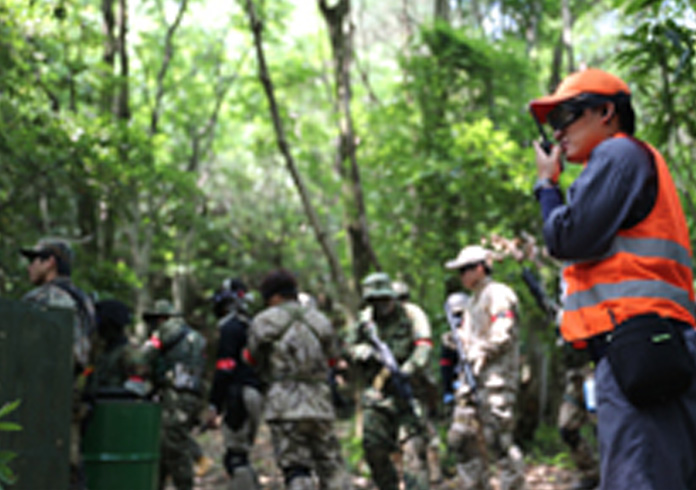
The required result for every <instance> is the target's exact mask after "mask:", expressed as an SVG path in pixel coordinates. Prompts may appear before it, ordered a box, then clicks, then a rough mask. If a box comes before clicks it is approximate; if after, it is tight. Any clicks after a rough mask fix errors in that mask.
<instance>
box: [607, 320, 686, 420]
mask: <svg viewBox="0 0 696 490" xmlns="http://www.w3.org/2000/svg"><path fill="white" fill-rule="evenodd" d="M606 355H607V360H608V361H609V364H610V365H611V369H612V371H613V373H614V377H615V378H616V381H617V383H618V384H619V387H620V388H621V390H622V391H623V393H624V395H626V398H628V399H629V400H630V402H631V403H632V404H633V405H635V406H637V407H646V406H649V405H653V404H657V403H660V402H664V401H667V400H670V399H672V398H675V397H677V396H679V395H681V394H682V393H684V392H685V391H686V390H687V389H688V388H689V386H690V385H691V382H692V380H693V377H694V376H695V375H696V364H694V360H693V358H692V357H691V354H690V352H689V350H688V349H687V347H686V342H685V341H684V327H682V326H679V325H675V324H674V323H673V322H671V321H669V320H666V319H664V318H661V317H660V316H658V315H657V314H648V315H640V316H636V317H633V318H629V319H628V320H626V321H625V322H623V323H621V324H620V325H618V326H617V327H616V328H615V330H614V332H612V334H611V341H610V343H609V346H608V348H607V354H606Z"/></svg>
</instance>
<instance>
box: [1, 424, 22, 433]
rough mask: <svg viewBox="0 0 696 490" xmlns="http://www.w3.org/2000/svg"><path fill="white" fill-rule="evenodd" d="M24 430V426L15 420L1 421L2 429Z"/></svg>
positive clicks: (11, 430) (9, 430)
mask: <svg viewBox="0 0 696 490" xmlns="http://www.w3.org/2000/svg"><path fill="white" fill-rule="evenodd" d="M19 430H22V426H21V425H19V424H15V423H14V422H0V431H4V432H15V431H19Z"/></svg>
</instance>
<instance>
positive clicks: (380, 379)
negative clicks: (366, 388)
mask: <svg viewBox="0 0 696 490" xmlns="http://www.w3.org/2000/svg"><path fill="white" fill-rule="evenodd" d="M389 376H391V373H390V372H389V369H387V368H385V367H383V368H382V369H380V371H379V373H377V376H375V377H374V379H373V380H372V387H373V388H374V389H376V390H377V391H382V388H384V385H385V384H386V383H387V381H388V380H389Z"/></svg>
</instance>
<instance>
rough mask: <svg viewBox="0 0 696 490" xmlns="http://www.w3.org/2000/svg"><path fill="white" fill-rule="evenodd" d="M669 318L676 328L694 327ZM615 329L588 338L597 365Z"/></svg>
mask: <svg viewBox="0 0 696 490" xmlns="http://www.w3.org/2000/svg"><path fill="white" fill-rule="evenodd" d="M667 320H668V321H669V322H670V323H671V324H672V325H673V326H674V327H676V328H682V329H683V330H688V329H689V328H693V327H692V326H691V325H690V324H688V323H686V322H682V321H680V320H674V319H671V318H668V319H667ZM617 328H621V324H619V325H617V326H616V327H614V330H616V329H617ZM614 330H610V331H609V332H604V333H600V334H598V335H595V336H594V337H590V338H589V339H587V352H588V353H589V354H590V357H591V358H592V361H593V362H594V363H595V366H596V365H597V364H598V363H599V361H601V360H602V358H604V356H605V354H606V353H607V348H608V347H609V344H610V343H611V336H612V334H613V332H614Z"/></svg>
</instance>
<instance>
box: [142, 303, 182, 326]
mask: <svg viewBox="0 0 696 490" xmlns="http://www.w3.org/2000/svg"><path fill="white" fill-rule="evenodd" d="M158 316H167V317H169V316H181V313H180V312H178V311H176V309H175V308H174V305H173V304H172V303H171V301H169V300H168V299H158V300H157V301H155V304H154V306H153V307H152V308H148V309H147V310H145V311H144V312H143V320H145V321H147V320H149V319H151V318H155V317H158Z"/></svg>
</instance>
